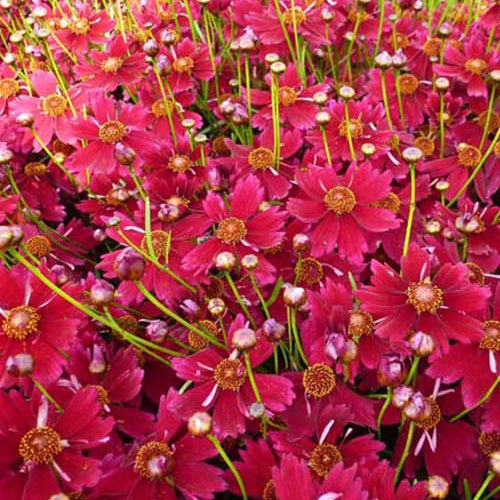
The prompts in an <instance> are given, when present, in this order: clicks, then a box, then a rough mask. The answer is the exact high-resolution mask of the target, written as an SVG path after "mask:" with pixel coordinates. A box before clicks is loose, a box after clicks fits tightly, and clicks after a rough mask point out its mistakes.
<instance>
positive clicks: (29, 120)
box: [16, 113, 35, 127]
mask: <svg viewBox="0 0 500 500" xmlns="http://www.w3.org/2000/svg"><path fill="white" fill-rule="evenodd" d="M16 122H17V123H18V124H19V125H22V126H23V127H31V126H32V125H33V123H34V122H35V117H34V116H33V114H32V113H20V114H19V115H17V117H16Z"/></svg>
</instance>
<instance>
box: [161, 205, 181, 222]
mask: <svg viewBox="0 0 500 500" xmlns="http://www.w3.org/2000/svg"><path fill="white" fill-rule="evenodd" d="M181 215H182V211H181V207H179V206H178V205H172V204H171V203H162V204H161V205H160V209H159V210H158V219H160V220H161V221H163V222H175V221H177V220H179V219H180V217H181Z"/></svg>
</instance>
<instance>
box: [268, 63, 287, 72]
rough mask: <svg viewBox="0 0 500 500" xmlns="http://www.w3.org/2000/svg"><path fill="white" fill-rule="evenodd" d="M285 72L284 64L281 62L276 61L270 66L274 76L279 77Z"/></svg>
mask: <svg viewBox="0 0 500 500" xmlns="http://www.w3.org/2000/svg"><path fill="white" fill-rule="evenodd" d="M285 71H286V64H285V63H284V62H281V61H276V62H273V63H272V64H271V72H272V73H274V74H275V75H281V74H283V73H284V72H285Z"/></svg>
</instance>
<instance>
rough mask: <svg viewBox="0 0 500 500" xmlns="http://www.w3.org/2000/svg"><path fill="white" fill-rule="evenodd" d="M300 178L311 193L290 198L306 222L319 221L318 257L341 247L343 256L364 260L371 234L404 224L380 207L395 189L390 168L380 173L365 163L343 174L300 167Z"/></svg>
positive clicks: (314, 238)
mask: <svg viewBox="0 0 500 500" xmlns="http://www.w3.org/2000/svg"><path fill="white" fill-rule="evenodd" d="M297 182H298V185H299V188H300V189H301V190H302V191H303V192H304V194H305V195H306V198H290V199H289V201H288V204H287V208H288V210H289V212H290V213H291V214H292V215H294V216H296V217H298V218H299V219H300V220H301V221H303V222H309V223H313V229H312V232H311V241H312V244H313V248H312V252H311V254H312V255H313V256H314V257H321V256H322V255H325V254H328V253H331V252H333V251H334V250H335V249H336V248H338V252H339V255H340V257H341V258H345V259H348V260H349V261H351V262H359V261H360V260H362V258H363V254H364V253H367V252H368V250H369V246H368V243H369V239H370V240H371V238H370V236H371V233H380V232H383V231H387V230H389V229H394V228H397V227H398V226H399V221H398V219H397V218H396V216H395V215H394V213H392V212H391V211H390V210H387V209H385V208H377V207H376V206H374V204H375V203H376V202H378V201H380V200H381V199H382V198H384V197H385V196H386V195H387V194H389V190H390V187H389V186H390V182H391V174H390V172H388V171H386V172H384V173H383V174H380V173H379V172H377V171H375V170H372V169H371V168H370V167H369V166H368V165H366V164H365V165H363V166H360V167H359V168H357V169H356V168H355V167H351V168H350V169H349V170H348V171H347V172H346V174H345V175H344V176H342V177H340V176H338V175H337V173H336V172H335V170H334V169H333V168H319V167H312V168H311V169H310V170H309V171H308V172H305V173H302V172H299V173H298V174H297Z"/></svg>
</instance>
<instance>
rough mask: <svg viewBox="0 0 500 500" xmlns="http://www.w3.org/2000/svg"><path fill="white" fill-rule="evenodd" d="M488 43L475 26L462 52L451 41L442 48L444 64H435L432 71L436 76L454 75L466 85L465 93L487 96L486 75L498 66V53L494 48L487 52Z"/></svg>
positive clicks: (482, 33) (482, 32) (499, 61)
mask: <svg viewBox="0 0 500 500" xmlns="http://www.w3.org/2000/svg"><path fill="white" fill-rule="evenodd" d="M487 43H488V40H487V38H486V37H485V35H484V31H483V30H481V29H479V28H477V29H475V30H474V31H473V33H472V34H471V35H470V36H469V37H468V38H467V40H466V41H465V43H464V46H463V53H462V52H460V50H458V49H457V48H456V47H454V46H453V45H452V44H451V43H449V44H447V45H446V48H445V50H444V60H445V64H436V65H435V66H434V71H435V73H436V74H437V75H438V76H454V77H456V78H457V80H458V81H460V82H462V83H465V84H466V85H467V94H468V95H470V96H474V97H484V98H487V97H488V89H487V87H486V82H485V77H486V75H487V74H488V73H489V72H490V71H492V70H494V69H498V68H499V63H500V59H499V55H498V52H497V51H495V50H491V51H489V52H487V51H486V50H485V47H486V45H487Z"/></svg>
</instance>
